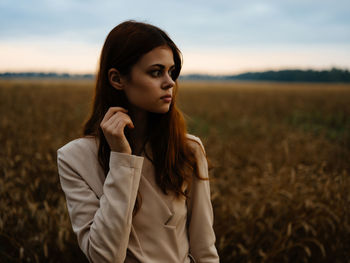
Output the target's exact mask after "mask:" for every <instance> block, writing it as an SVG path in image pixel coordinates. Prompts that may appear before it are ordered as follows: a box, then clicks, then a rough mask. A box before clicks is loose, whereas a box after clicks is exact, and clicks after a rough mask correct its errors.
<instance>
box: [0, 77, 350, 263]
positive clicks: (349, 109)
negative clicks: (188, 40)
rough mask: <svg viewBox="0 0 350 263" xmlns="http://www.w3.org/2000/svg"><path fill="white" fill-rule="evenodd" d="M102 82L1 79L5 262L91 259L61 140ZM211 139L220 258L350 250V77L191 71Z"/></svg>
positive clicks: (190, 112) (188, 86) (189, 87)
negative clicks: (67, 186) (332, 79)
mask: <svg viewBox="0 0 350 263" xmlns="http://www.w3.org/2000/svg"><path fill="white" fill-rule="evenodd" d="M92 94H93V83H92V82H89V81H63V80H0V129H1V133H0V145H1V146H0V147H1V151H0V167H1V168H0V262H73V261H74V262H87V261H86V259H85V257H84V255H83V254H82V252H81V251H80V250H79V248H78V246H77V241H76V237H75V236H74V234H73V233H72V229H71V225H70V221H69V218H68V214H67V209H66V204H65V199H64V194H63V192H62V190H61V188H60V186H59V181H58V174H57V165H56V150H57V149H58V148H59V147H61V146H62V145H64V144H65V143H67V142H68V141H70V140H72V139H74V138H76V137H78V136H80V131H81V124H82V122H83V121H84V120H85V118H86V117H87V114H88V113H89V110H90V103H91V97H92ZM178 102H179V106H180V108H181V109H182V111H183V112H184V114H185V117H186V120H187V123H188V130H189V132H190V133H192V134H195V135H196V136H198V137H200V138H201V139H202V141H203V143H204V146H205V148H206V151H207V155H208V158H209V160H210V164H211V166H212V169H210V173H209V174H210V178H211V192H212V203H213V208H214V215H215V222H214V228H215V232H216V236H217V242H216V246H217V248H218V251H219V254H220V258H221V262H224V263H225V262H252V263H253V262H278V263H282V262H350V206H349V205H350V191H349V189H350V177H349V176H350V85H345V84H319V83H314V84H306V83H293V84H286V83H268V82H261V83H258V82H256V83H254V82H251V83H249V82H221V83H220V82H183V83H180V89H179V99H178Z"/></svg>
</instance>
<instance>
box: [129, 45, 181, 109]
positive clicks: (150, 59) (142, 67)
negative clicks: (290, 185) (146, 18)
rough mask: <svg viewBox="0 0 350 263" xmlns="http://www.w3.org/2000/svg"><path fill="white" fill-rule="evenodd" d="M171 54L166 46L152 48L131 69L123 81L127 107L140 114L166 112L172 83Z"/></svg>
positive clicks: (172, 66) (172, 64)
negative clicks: (134, 108) (129, 106)
mask: <svg viewBox="0 0 350 263" xmlns="http://www.w3.org/2000/svg"><path fill="white" fill-rule="evenodd" d="M174 69H175V65H174V58H173V52H172V50H171V49H170V48H169V47H168V46H160V47H157V48H154V49H153V50H151V51H150V52H148V53H146V54H145V55H143V56H142V57H141V58H140V59H139V61H138V62H137V63H136V64H135V65H134V66H133V67H132V69H131V72H130V77H129V78H128V80H124V81H123V83H124V84H123V90H124V92H125V94H126V96H127V98H128V100H129V103H130V104H131V105H133V106H134V107H136V108H139V109H141V110H145V111H149V112H154V113H166V112H168V111H169V107H170V103H171V97H170V98H166V99H164V98H162V97H163V96H165V95H170V96H172V95H173V87H174V85H175V82H174V81H173V79H172V78H171V76H172V74H173V71H174Z"/></svg>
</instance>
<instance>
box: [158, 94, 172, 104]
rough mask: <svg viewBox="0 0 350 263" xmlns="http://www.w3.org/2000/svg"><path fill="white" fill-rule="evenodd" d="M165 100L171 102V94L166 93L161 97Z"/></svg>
mask: <svg viewBox="0 0 350 263" xmlns="http://www.w3.org/2000/svg"><path fill="white" fill-rule="evenodd" d="M160 98H161V99H162V100H163V101H165V102H170V101H171V95H164V96H162V97H160Z"/></svg>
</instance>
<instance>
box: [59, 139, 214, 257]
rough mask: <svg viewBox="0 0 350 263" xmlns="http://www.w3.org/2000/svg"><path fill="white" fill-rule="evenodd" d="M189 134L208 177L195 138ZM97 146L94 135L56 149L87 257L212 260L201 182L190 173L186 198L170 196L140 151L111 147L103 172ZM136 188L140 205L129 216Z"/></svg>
mask: <svg viewBox="0 0 350 263" xmlns="http://www.w3.org/2000/svg"><path fill="white" fill-rule="evenodd" d="M188 138H189V140H188V141H189V143H190V144H191V145H192V146H193V148H194V149H195V153H196V157H197V160H198V162H199V167H200V170H199V172H200V175H201V176H202V177H208V166H207V161H206V159H205V151H204V147H203V145H202V142H201V141H200V139H199V138H198V137H195V136H193V135H188ZM97 150H98V142H97V140H96V139H95V138H93V137H84V138H79V139H76V140H74V141H71V142H69V143H68V144H66V145H65V146H63V147H62V148H60V149H59V150H58V151H57V162H58V173H59V178H60V182H61V186H62V189H63V191H64V193H65V196H66V201H67V207H68V212H69V216H70V219H71V223H72V227H73V231H74V232H75V233H76V235H77V238H78V244H79V246H80V248H81V249H82V251H83V252H84V254H85V255H86V256H87V258H88V259H89V261H90V262H98V263H100V262H147V263H148V262H150V263H157V262H162V263H171V262H174V263H179V262H191V259H192V261H193V262H219V257H218V254H217V251H216V248H215V234H214V231H213V227H212V225H213V210H212V205H211V201H210V189H209V181H208V180H199V179H196V178H195V177H194V178H195V179H194V181H193V185H192V187H191V191H190V193H189V196H190V198H189V199H188V200H186V199H185V198H181V199H177V198H175V197H174V196H173V195H165V194H163V192H162V191H161V190H160V188H159V187H158V186H157V185H156V182H155V178H154V167H153V164H152V163H151V162H150V161H149V160H148V158H146V157H145V155H144V153H143V154H142V155H141V156H136V155H129V154H124V153H119V152H111V155H110V161H109V167H110V170H109V172H108V174H107V176H106V177H105V175H104V173H103V170H102V167H101V166H100V165H99V163H98V159H97ZM148 152H149V151H148ZM138 190H139V192H140V194H141V197H142V205H141V208H140V209H139V211H138V212H137V213H136V215H134V216H133V215H132V212H133V207H134V204H135V200H136V196H137V192H138Z"/></svg>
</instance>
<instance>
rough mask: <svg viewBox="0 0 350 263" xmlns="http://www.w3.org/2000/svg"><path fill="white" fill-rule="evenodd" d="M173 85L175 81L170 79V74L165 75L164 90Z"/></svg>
mask: <svg viewBox="0 0 350 263" xmlns="http://www.w3.org/2000/svg"><path fill="white" fill-rule="evenodd" d="M174 85H175V81H174V80H173V79H172V78H171V75H170V74H168V73H167V74H165V80H164V86H163V87H164V89H168V88H172V87H174Z"/></svg>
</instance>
